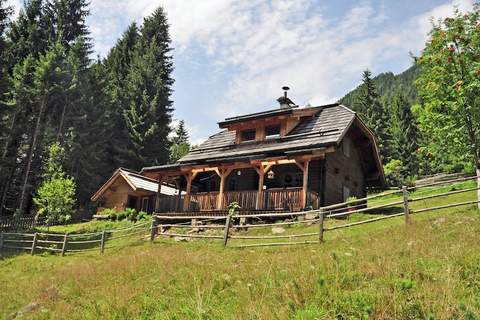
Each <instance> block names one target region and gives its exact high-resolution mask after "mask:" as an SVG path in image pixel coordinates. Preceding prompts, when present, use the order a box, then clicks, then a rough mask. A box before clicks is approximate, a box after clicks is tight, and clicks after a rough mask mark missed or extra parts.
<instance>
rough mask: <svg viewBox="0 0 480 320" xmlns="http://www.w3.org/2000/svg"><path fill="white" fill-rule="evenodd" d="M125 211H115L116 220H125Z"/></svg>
mask: <svg viewBox="0 0 480 320" xmlns="http://www.w3.org/2000/svg"><path fill="white" fill-rule="evenodd" d="M126 217H127V213H126V212H125V211H122V212H119V213H117V221H122V220H125V218H126Z"/></svg>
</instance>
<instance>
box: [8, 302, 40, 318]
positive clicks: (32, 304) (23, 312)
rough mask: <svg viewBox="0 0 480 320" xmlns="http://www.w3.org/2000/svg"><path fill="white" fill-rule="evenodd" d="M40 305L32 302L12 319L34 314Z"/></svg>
mask: <svg viewBox="0 0 480 320" xmlns="http://www.w3.org/2000/svg"><path fill="white" fill-rule="evenodd" d="M37 307H38V303H36V302H32V303H30V304H28V305H26V306H25V307H23V308H22V309H20V310H18V311H17V312H16V313H15V314H14V315H13V317H12V319H16V318H20V317H23V316H24V315H25V314H26V313H29V312H32V311H33V310H35V309H37Z"/></svg>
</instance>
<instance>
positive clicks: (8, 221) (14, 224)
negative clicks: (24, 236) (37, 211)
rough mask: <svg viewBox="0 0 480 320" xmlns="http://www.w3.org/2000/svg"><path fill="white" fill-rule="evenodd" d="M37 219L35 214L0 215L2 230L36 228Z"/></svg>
mask: <svg viewBox="0 0 480 320" xmlns="http://www.w3.org/2000/svg"><path fill="white" fill-rule="evenodd" d="M36 224H37V221H36V219H35V216H33V215H32V216H24V217H11V216H4V217H0V231H7V230H30V229H33V228H35V226H36Z"/></svg>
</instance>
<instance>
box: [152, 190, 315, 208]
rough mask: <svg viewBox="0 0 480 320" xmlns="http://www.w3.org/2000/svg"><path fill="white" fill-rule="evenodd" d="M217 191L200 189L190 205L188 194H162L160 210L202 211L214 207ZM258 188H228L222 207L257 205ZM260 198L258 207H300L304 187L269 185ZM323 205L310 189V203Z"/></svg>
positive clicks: (193, 195) (249, 206)
mask: <svg viewBox="0 0 480 320" xmlns="http://www.w3.org/2000/svg"><path fill="white" fill-rule="evenodd" d="M218 195H219V192H218V191H213V192H200V193H195V194H191V195H190V200H189V203H188V205H187V206H184V204H185V195H182V196H181V197H180V196H178V195H177V196H162V197H161V198H160V209H159V210H158V212H199V211H215V210H217V204H218ZM257 197H258V191H257V190H245V191H226V192H224V194H223V208H222V209H221V210H226V209H227V208H228V205H229V204H230V203H232V202H238V204H239V205H240V207H241V208H242V210H256V209H257ZM261 197H262V199H261V200H260V208H258V209H259V210H291V211H298V210H301V209H302V208H303V207H304V205H303V203H302V188H288V189H268V190H263V192H262V195H261ZM319 205H320V199H319V196H318V194H317V193H316V192H312V191H308V192H307V207H309V208H313V209H317V208H318V207H319Z"/></svg>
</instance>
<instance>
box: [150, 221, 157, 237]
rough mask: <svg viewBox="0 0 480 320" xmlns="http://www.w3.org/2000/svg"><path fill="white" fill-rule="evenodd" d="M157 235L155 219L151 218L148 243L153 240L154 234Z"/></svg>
mask: <svg viewBox="0 0 480 320" xmlns="http://www.w3.org/2000/svg"><path fill="white" fill-rule="evenodd" d="M156 233H157V217H156V216H154V217H152V224H151V225H150V243H153V241H154V240H155V234H156Z"/></svg>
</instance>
